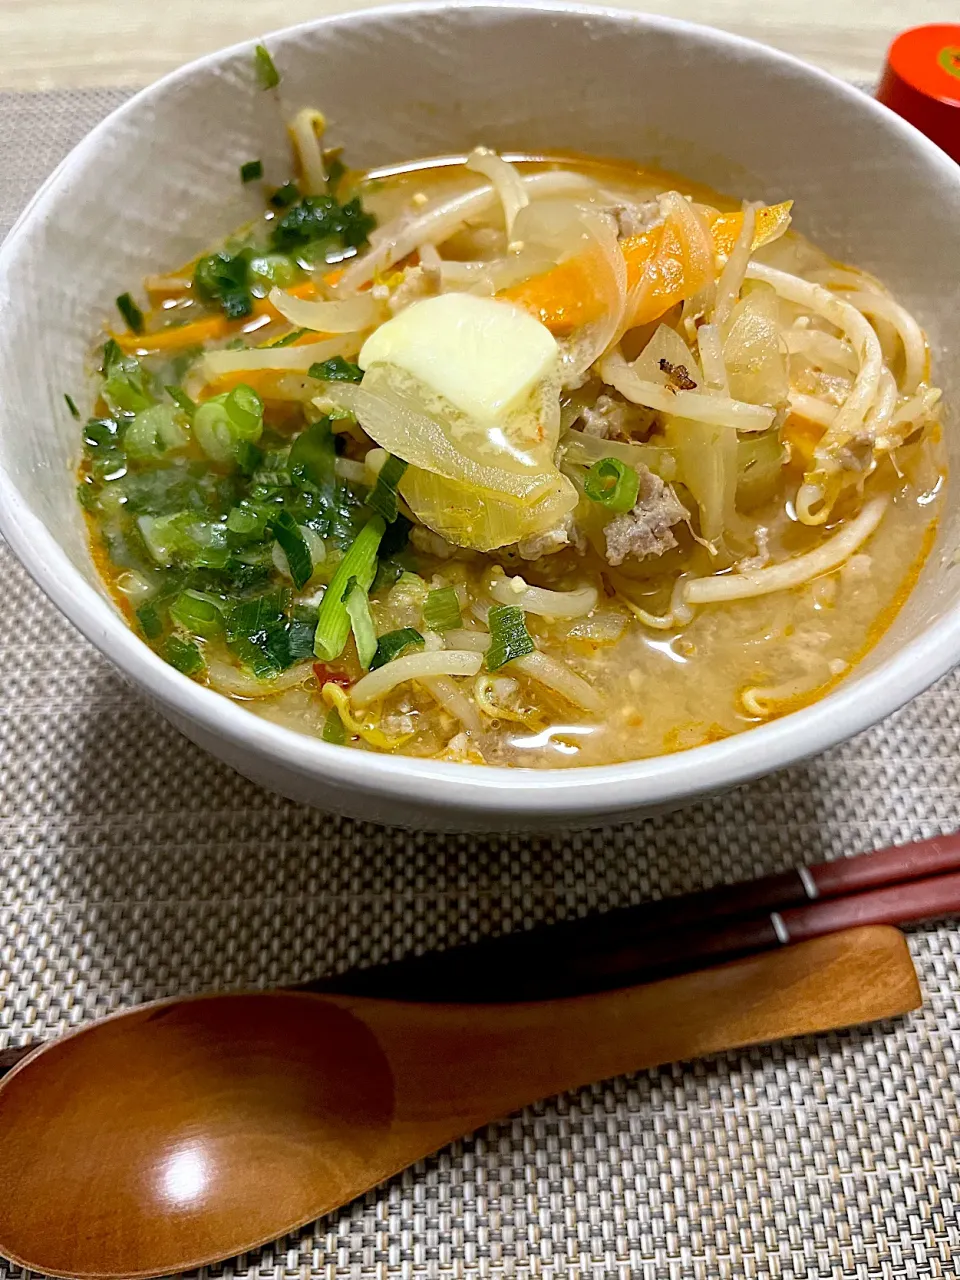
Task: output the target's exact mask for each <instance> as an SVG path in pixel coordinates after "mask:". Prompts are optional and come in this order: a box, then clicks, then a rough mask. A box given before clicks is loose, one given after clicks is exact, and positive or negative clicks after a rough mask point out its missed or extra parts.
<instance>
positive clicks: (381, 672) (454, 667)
mask: <svg viewBox="0 0 960 1280" xmlns="http://www.w3.org/2000/svg"><path fill="white" fill-rule="evenodd" d="M482 665H483V658H482V657H481V655H480V654H479V653H470V652H468V651H466V650H456V649H453V650H451V649H439V650H438V651H437V652H436V653H411V654H407V655H406V657H403V658H395V659H394V660H393V662H388V663H386V664H385V665H384V666H382V667H378V668H377V670H376V671H371V672H370V673H369V674H368V675H365V676H364V677H363V678H362V679H360V680H358V681H357V683H356V684H355V685H354V686H353V688H352V689H351V690H350V701H351V702H352V703H353V705H354V706H355V707H366V706H368V705H369V704H370V703H371V702H375V701H376V700H377V698H383V697H385V696H386V694H388V693H389V692H390V691H391V689H395V688H396V687H397V685H398V684H405V683H406V682H407V681H408V680H422V679H424V678H426V677H430V676H475V675H476V674H477V672H478V671H479V670H480V668H481V666H482Z"/></svg>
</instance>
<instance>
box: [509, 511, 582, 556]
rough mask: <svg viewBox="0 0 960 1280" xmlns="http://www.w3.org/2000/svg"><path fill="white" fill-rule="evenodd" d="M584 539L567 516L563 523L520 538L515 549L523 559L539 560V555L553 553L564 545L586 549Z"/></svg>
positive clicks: (579, 549) (571, 518) (571, 519)
mask: <svg viewBox="0 0 960 1280" xmlns="http://www.w3.org/2000/svg"><path fill="white" fill-rule="evenodd" d="M586 545H587V544H586V539H585V538H584V536H583V534H582V533H581V532H580V530H579V529H578V528H577V526H576V523H575V522H574V519H573V516H567V518H566V520H565V521H564V522H563V524H560V525H557V527H556V528H555V529H548V530H547V531H546V532H545V533H534V534H531V535H530V537H529V538H521V539H520V541H519V542H518V543H517V551H518V552H519V554H520V556H521V558H522V559H524V560H539V559H540V557H541V556H549V555H553V553H554V552H555V551H562V550H563V548H564V547H570V546H573V547H576V548H577V550H578V551H581V552H582V551H584V550H586Z"/></svg>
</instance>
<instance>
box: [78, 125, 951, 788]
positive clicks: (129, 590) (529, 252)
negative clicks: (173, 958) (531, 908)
mask: <svg viewBox="0 0 960 1280" xmlns="http://www.w3.org/2000/svg"><path fill="white" fill-rule="evenodd" d="M290 132H291V138H292V140H293V144H294V160H295V167H294V171H293V173H294V176H293V177H292V178H291V180H290V181H288V182H287V183H285V184H284V185H282V186H280V187H279V188H273V187H272V186H271V187H268V186H266V185H265V184H264V183H263V180H262V165H260V164H259V162H257V161H252V162H250V163H249V164H246V165H244V166H243V169H242V171H241V175H240V178H239V179H238V180H243V181H249V182H255V183H258V184H260V185H261V186H262V187H263V196H264V213H263V215H262V216H261V217H259V218H257V219H256V221H254V222H253V223H251V224H250V225H248V226H246V227H243V228H241V229H240V230H238V231H237V232H236V233H235V234H234V235H233V236H232V237H230V239H229V240H227V241H226V242H225V243H224V244H223V245H222V246H220V247H218V248H215V249H213V250H212V251H211V252H209V253H207V254H205V255H203V256H202V257H200V258H198V259H197V260H196V261H194V262H192V263H190V264H188V265H187V266H184V267H183V268H181V269H179V270H174V271H172V273H171V274H168V275H158V276H152V277H149V278H148V279H147V280H146V281H145V282H144V286H143V293H144V294H145V298H146V305H144V306H143V307H141V306H140V305H139V304H138V303H137V302H135V301H134V300H133V298H132V297H131V296H130V295H129V294H125V295H123V297H122V298H121V299H119V300H118V303H119V307H120V311H121V313H122V315H123V317H124V320H125V321H126V330H125V331H123V332H118V333H116V334H114V335H113V336H112V337H110V338H109V339H108V340H107V342H106V344H105V345H104V346H103V347H102V349H100V350H99V351H98V353H97V369H98V386H97V393H96V394H97V399H96V404H95V407H94V416H93V417H92V418H91V419H90V420H89V421H88V422H87V424H86V427H85V429H84V453H83V461H82V463H81V469H80V486H79V494H80V500H81V503H82V505H83V508H84V511H85V512H86V515H87V519H88V523H89V529H90V537H91V545H92V548H93V552H94V556H95V559H96V563H97V566H98V568H99V570H100V572H101V573H102V576H103V578H104V581H105V582H106V584H107V586H108V587H109V589H110V591H111V593H112V595H113V596H114V598H115V599H116V601H117V602H118V604H119V606H120V607H121V609H122V610H123V612H124V614H125V616H126V617H127V618H128V619H129V621H130V623H131V625H132V626H133V627H134V628H135V629H136V630H137V631H138V632H139V634H140V635H141V636H142V637H143V639H144V640H145V641H146V642H147V643H148V644H150V645H151V646H152V647H153V648H154V649H156V650H157V652H158V653H159V654H160V655H161V656H162V657H163V658H165V659H166V661H168V662H170V663H171V664H173V665H174V666H175V667H177V668H178V669H179V670H180V671H181V672H183V673H184V674H186V675H187V676H190V677H191V678H193V679H194V680H197V681H199V682H200V683H202V684H207V685H209V686H210V687H211V688H213V689H216V690H218V691H220V692H221V693H222V694H224V695H226V696H227V697H230V698H233V699H235V700H237V701H240V702H242V703H243V704H244V706H246V707H248V708H249V709H250V710H251V711H252V712H254V713H256V714H258V715H261V716H264V717H266V718H268V719H270V720H273V721H276V722H278V723H280V724H284V725H287V726H289V727H291V728H294V729H297V730H300V731H302V732H304V733H308V734H312V735H315V736H319V737H322V738H323V739H324V740H326V741H327V742H332V743H340V744H345V745H347V746H351V747H354V748H360V749H362V750H372V751H381V752H400V753H404V754H407V755H414V756H424V757H431V758H437V759H445V760H453V761H463V762H470V763H487V764H498V765H510V766H540V767H543V766H566V765H586V764H605V763H609V762H612V761H620V760H630V759H635V758H638V757H643V756H651V755H657V754H660V753H663V752H669V751H675V750H680V749H684V748H688V747H692V746H695V745H699V744H701V743H704V742H709V741H714V740H716V739H718V738H721V737H725V736H727V735H729V734H733V733H738V732H741V731H743V730H745V729H749V728H750V727H751V726H753V725H757V724H760V723H762V722H764V721H766V720H769V719H771V718H773V717H776V716H780V715H783V714H784V713H785V712H787V711H790V710H792V709H795V708H797V707H799V706H802V705H804V704H805V703H807V702H809V701H811V700H813V699H815V698H817V697H819V696H821V695H822V694H823V693H824V692H825V691H826V690H828V689H829V688H831V687H832V686H833V685H834V684H835V683H836V682H837V681H839V680H841V679H842V678H843V676H844V675H845V673H846V672H848V671H849V670H850V668H851V666H852V665H853V664H854V663H856V662H857V661H858V659H859V658H860V657H861V656H862V655H863V654H864V652H865V651H866V650H867V649H869V647H870V646H871V645H872V644H874V643H875V641H876V640H877V638H878V637H879V635H880V634H881V633H882V631H883V630H884V628H885V627H886V626H887V625H888V624H889V622H890V620H891V619H892V617H893V616H894V614H895V612H896V610H897V608H898V607H899V605H900V603H901V602H902V600H903V599H904V597H905V595H906V593H907V592H908V591H909V589H910V587H911V586H912V584H913V582H914V580H915V578H916V575H917V573H918V571H919V568H920V566H921V564H922V562H923V557H924V555H925V554H926V552H927V550H928V548H929V546H930V543H931V538H932V532H933V524H934V521H935V516H936V510H937V496H938V492H939V489H940V487H941V482H942V478H943V469H942V462H941V455H940V451H939V447H938V442H939V429H938V427H937V419H936V414H937V402H938V399H939V392H938V391H937V389H936V388H935V387H934V386H933V385H931V382H930V371H929V360H928V354H927V348H926V343H925V340H924V336H923V334H922V332H921V331H920V329H919V328H918V326H917V324H916V322H915V321H914V320H913V319H912V317H911V316H910V315H909V314H908V313H907V311H905V310H904V308H903V307H902V306H900V305H899V304H898V303H897V302H896V301H895V300H894V299H893V298H892V297H891V296H890V294H889V293H888V292H887V290H886V289H885V288H884V287H883V285H882V284H881V283H880V282H878V281H877V280H875V279H874V278H873V277H871V276H868V275H867V274H865V273H864V272H862V271H859V270H857V269H856V268H854V267H846V266H843V267H841V266H838V265H837V264H836V263H835V262H833V261H831V260H830V259H828V258H827V257H826V256H825V255H824V254H823V253H821V252H820V251H819V250H818V249H816V248H815V247H814V246H813V245H811V244H810V243H808V242H807V241H806V240H805V239H803V238H802V237H801V236H800V235H798V234H797V233H795V232H794V231H793V230H791V226H790V224H791V206H790V204H789V203H785V204H779V205H773V206H764V205H758V204H753V203H749V202H744V203H743V204H742V205H741V204H736V203H733V202H731V201H729V200H725V199H723V198H721V197H719V196H717V195H716V194H714V193H712V192H708V191H705V190H703V189H702V188H699V187H697V186H695V185H693V184H691V183H688V182H685V181H684V180H683V179H681V178H678V177H676V176H675V175H671V174H666V173H662V172H657V171H654V170H650V169H645V168H643V167H640V166H635V165H632V164H627V163H620V162H604V161H599V160H594V159H588V158H584V157H580V156H577V157H572V156H563V155H557V156H501V155H497V154H495V153H493V152H492V151H489V150H486V149H484V148H478V149H477V150H475V151H474V152H473V153H472V154H471V155H470V156H468V157H466V158H465V157H463V156H459V157H445V158H442V159H439V160H437V159H433V160H427V161H423V162H415V163H411V164H409V165H405V166H403V167H400V168H396V169H393V170H390V171H377V172H371V173H358V172H351V171H349V170H346V169H344V167H343V165H342V163H341V161H340V159H339V155H338V153H337V152H336V151H328V150H324V149H323V146H322V138H323V132H324V122H323V117H322V116H321V115H320V114H319V113H318V112H314V111H304V112H301V113H300V115H299V116H297V117H296V119H295V120H294V121H293V122H292V123H291V130H290ZM69 403H71V407H72V402H69Z"/></svg>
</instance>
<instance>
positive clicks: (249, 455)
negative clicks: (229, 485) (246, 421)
mask: <svg viewBox="0 0 960 1280" xmlns="http://www.w3.org/2000/svg"><path fill="white" fill-rule="evenodd" d="M235 461H236V464H237V470H238V471H239V472H241V474H243V475H245V476H252V475H253V473H254V472H255V471H256V470H257V468H258V467H259V466H260V464H261V462H263V450H262V449H258V448H257V446H256V445H255V444H251V443H250V441H249V440H241V441H240V443H239V445H237V453H236V458H235Z"/></svg>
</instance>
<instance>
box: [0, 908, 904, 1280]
mask: <svg viewBox="0 0 960 1280" xmlns="http://www.w3.org/2000/svg"><path fill="white" fill-rule="evenodd" d="M918 1003H919V991H918V988H917V981H916V975H915V973H914V969H913V964H912V961H911V959H910V955H909V952H908V950H907V948H906V944H905V942H904V939H903V936H902V935H901V934H900V933H898V932H897V931H896V930H895V929H891V928H886V927H873V928H861V929H854V930H850V931H848V932H846V933H842V934H834V935H832V936H830V937H826V938H822V939H817V940H815V941H812V942H807V943H801V944H799V945H797V946H793V947H789V948H786V949H785V950H783V951H780V952H772V953H765V954H762V955H758V956H753V957H751V958H749V959H745V960H738V961H736V962H734V963H732V964H728V965H724V966H722V967H719V968H716V969H710V970H705V971H702V972H699V973H691V974H684V975H682V976H679V977H674V978H668V979H665V980H663V981H660V982H654V983H649V984H647V985H645V986H639V987H632V988H626V989H624V990H619V991H611V992H605V993H603V994H599V995H591V996H583V997H578V998H575V999H568V1000H550V1001H543V1002H539V1003H528V1004H512V1005H484V1006H465V1005H450V1004H447V1005H444V1004H432V1005H426V1004H424V1005H416V1004H406V1003H403V1002H400V1001H391V1000H376V999H368V998H359V997H349V996H319V995H313V994H308V993H303V992H292V991H291V992H288V991H278V992H252V993H237V994H230V995H218V996H197V997H193V998H191V999H186V1000H168V1001H162V1002H159V1003H156V1004H150V1005H143V1006H141V1007H139V1008H135V1009H131V1010H128V1011H125V1012H122V1013H118V1014H114V1015H113V1016H111V1017H109V1018H106V1019H104V1020H103V1021H101V1022H98V1023H93V1024H91V1025H90V1026H88V1027H84V1028H81V1029H80V1030H78V1031H75V1032H72V1033H71V1034H69V1035H67V1036H65V1037H64V1038H63V1039H61V1040H58V1041H54V1042H52V1043H51V1044H49V1045H47V1046H44V1047H43V1048H41V1049H39V1050H37V1051H36V1052H35V1053H33V1054H32V1055H31V1056H30V1057H28V1058H26V1059H24V1060H23V1062H21V1063H20V1065H19V1066H18V1067H16V1068H15V1069H14V1070H13V1071H12V1072H11V1073H10V1074H9V1075H8V1076H7V1077H6V1078H5V1079H4V1080H3V1082H2V1083H0V1252H2V1253H4V1254H5V1255H6V1256H8V1257H9V1258H11V1259H13V1260H14V1261H15V1262H17V1263H19V1264H20V1265H21V1266H23V1267H25V1268H32V1269H34V1270H37V1271H42V1272H46V1273H48V1274H52V1275H61V1276H73V1277H82V1278H86V1277H91V1278H93V1277H96V1278H98V1280H99V1278H101V1277H111V1278H112V1277H126V1278H127V1280H134V1278H135V1277H145V1276H156V1275H167V1274H169V1273H171V1272H179V1271H189V1270H192V1269H194V1268H195V1267H198V1266H202V1265H204V1264H205V1263H210V1262H214V1261H217V1260H220V1259H223V1258H229V1257H231V1256H233V1255H234V1254H237V1253H242V1252H245V1251H246V1250H248V1249H252V1248H254V1247H256V1246H258V1245H261V1244H264V1243H266V1242H267V1241H269V1240H272V1239H275V1238H276V1237H278V1236H281V1235H283V1234H285V1233H286V1232H288V1231H291V1230H294V1229H296V1228H297V1227H300V1226H303V1225H304V1224H306V1223H308V1222H311V1221H313V1220H314V1219H315V1218H317V1217H320V1216H321V1215H322V1214H324V1213H327V1212H329V1211H330V1210H332V1209H335V1208H337V1207H338V1206H340V1205H342V1204H345V1203H347V1202H348V1201H349V1200H352V1199H353V1198H354V1197H356V1196H358V1195H360V1194H362V1193H363V1192H364V1191H367V1190H369V1189H370V1188H371V1187H374V1186H376V1185H377V1184H378V1183H380V1182H382V1181H383V1180H384V1179H385V1178H388V1177H390V1176H391V1175H392V1174H394V1173H397V1172H398V1171H399V1170H401V1169H403V1168H405V1167H406V1166H407V1165H409V1164H412V1163H414V1162H415V1161H416V1160H418V1159H421V1158H423V1157H424V1156H426V1155H429V1154H430V1153H431V1152H433V1151H436V1150H437V1149H438V1148H439V1147H441V1146H443V1145H444V1144H445V1143H447V1142H450V1141H452V1140H453V1139H455V1138H458V1137H460V1136H462V1135H463V1134H465V1133H468V1132H470V1131H472V1130H474V1129H477V1128H479V1127H480V1126H482V1125H484V1124H486V1123H489V1122H490V1121H492V1120H495V1119H497V1118H499V1117H501V1116H504V1115H507V1114H508V1113H510V1112H511V1111H515V1110H517V1109H518V1108H520V1107H522V1106H523V1105H525V1104H527V1103H531V1102H534V1101H536V1100H537V1099H538V1098H542V1097H546V1096H549V1095H551V1094H554V1093H559V1092H562V1091H564V1090H567V1089H571V1088H576V1087H578V1086H581V1085H583V1084H585V1083H587V1082H589V1081H592V1080H600V1079H605V1078H607V1077H610V1076H614V1075H618V1074H621V1073H622V1072H625V1071H630V1070H636V1069H639V1068H642V1067H648V1066H653V1065H656V1064H659V1063H663V1062H669V1061H675V1060H678V1059H683V1058H691V1057H697V1056H701V1055H703V1054H706V1053H712V1052H715V1051H718V1050H721V1049H726V1048H731V1047H734V1046H740V1045H745V1044H752V1043H757V1042H762V1041H767V1040H772V1039H778V1038H781V1037H783V1036H790V1035H798V1034H806V1033H810V1032H814V1031H822V1030H826V1029H828V1028H832V1027H838V1026H847V1025H850V1024H852V1023H856V1022H863V1021H868V1020H872V1019H875V1018H879V1017H888V1016H892V1015H894V1014H898V1013H902V1012H904V1011H905V1010H907V1009H911V1008H915V1007H916V1005H917V1004H918ZM54 1218H56V1220H57V1222H58V1223H59V1224H60V1225H59V1226H58V1229H57V1231H56V1232H55V1233H54V1232H51V1231H50V1230H49V1224H50V1222H51V1221H52V1220H53V1219H54Z"/></svg>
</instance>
